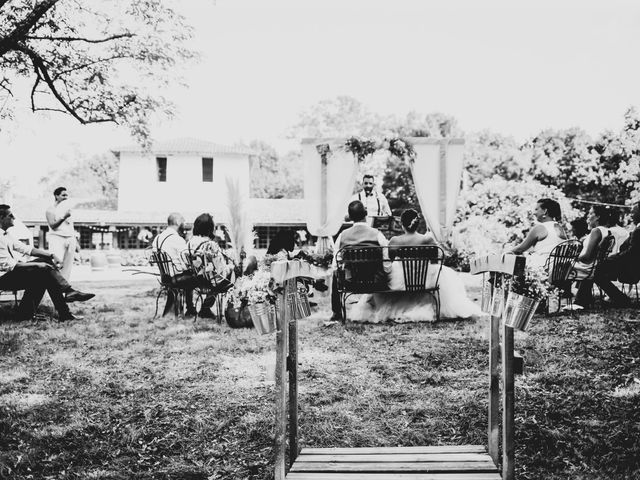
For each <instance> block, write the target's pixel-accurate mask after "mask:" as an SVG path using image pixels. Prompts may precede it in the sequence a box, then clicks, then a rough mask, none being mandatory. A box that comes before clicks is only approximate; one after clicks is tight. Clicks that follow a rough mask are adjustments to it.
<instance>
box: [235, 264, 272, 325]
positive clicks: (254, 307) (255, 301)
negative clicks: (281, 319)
mask: <svg viewBox="0 0 640 480" xmlns="http://www.w3.org/2000/svg"><path fill="white" fill-rule="evenodd" d="M231 300H232V303H231V305H233V308H235V309H238V310H241V309H243V307H247V310H248V311H249V314H250V315H251V321H252V322H253V326H254V327H255V328H256V330H257V332H258V333H259V334H261V335H264V334H267V333H272V332H275V330H276V307H275V301H276V295H275V293H274V292H273V282H272V280H271V275H270V273H269V272H268V271H262V270H258V271H256V272H255V273H254V274H252V275H250V276H245V277H241V278H240V279H238V282H237V283H236V285H235V286H234V288H233V290H232V294H231Z"/></svg>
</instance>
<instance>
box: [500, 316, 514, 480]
mask: <svg viewBox="0 0 640 480" xmlns="http://www.w3.org/2000/svg"><path fill="white" fill-rule="evenodd" d="M513 434H514V381H513V328H511V327H508V326H507V325H503V327H502V480H513V479H514V478H515V477H514V475H515V455H514V450H515V445H514V442H513V441H514V435H513Z"/></svg>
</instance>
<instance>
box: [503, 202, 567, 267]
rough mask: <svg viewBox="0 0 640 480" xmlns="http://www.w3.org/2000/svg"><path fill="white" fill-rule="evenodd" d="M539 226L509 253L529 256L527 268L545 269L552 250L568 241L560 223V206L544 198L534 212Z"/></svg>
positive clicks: (530, 231)
mask: <svg viewBox="0 0 640 480" xmlns="http://www.w3.org/2000/svg"><path fill="white" fill-rule="evenodd" d="M533 214H534V215H535V217H536V220H537V221H538V222H540V223H539V224H538V225H536V226H535V227H533V228H532V229H531V230H529V233H528V234H527V236H526V238H525V239H524V240H523V241H522V242H521V243H520V244H519V245H517V246H515V247H514V248H512V249H511V251H510V252H509V253H515V254H516V255H520V254H522V253H524V252H529V254H528V255H527V266H532V267H543V266H544V264H545V263H546V261H547V259H548V258H549V254H550V253H551V250H553V248H554V247H555V246H556V245H558V244H559V243H561V242H563V241H565V240H566V239H567V234H566V233H565V231H564V227H563V226H562V225H561V224H560V223H558V222H560V219H561V218H562V213H561V211H560V204H559V203H558V202H556V201H555V200H551V199H550V198H542V199H540V200H538V202H537V203H536V208H535V210H534V211H533Z"/></svg>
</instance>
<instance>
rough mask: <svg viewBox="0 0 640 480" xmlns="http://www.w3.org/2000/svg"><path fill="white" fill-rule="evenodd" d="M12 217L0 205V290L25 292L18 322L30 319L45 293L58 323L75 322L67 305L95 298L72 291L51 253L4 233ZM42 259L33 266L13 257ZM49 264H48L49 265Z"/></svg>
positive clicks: (59, 261)
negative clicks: (20, 255)
mask: <svg viewBox="0 0 640 480" xmlns="http://www.w3.org/2000/svg"><path fill="white" fill-rule="evenodd" d="M13 220H14V217H13V213H11V207H10V206H9V205H4V204H3V205H0V290H24V291H25V292H24V295H23V297H22V301H21V302H20V306H19V308H18V318H20V319H31V318H33V316H34V314H35V311H36V308H37V307H38V305H40V301H41V300H42V297H43V295H44V292H45V290H46V291H47V292H49V297H51V301H52V302H53V305H54V306H55V308H56V310H57V312H58V319H59V320H60V321H61V322H64V321H67V320H74V319H75V318H76V317H74V316H73V315H72V314H71V312H70V311H69V307H68V306H67V303H68V302H75V301H79V302H83V301H85V300H89V299H90V298H93V297H94V294H92V293H83V292H79V291H77V290H74V289H73V288H72V287H71V285H69V283H68V282H67V281H66V280H65V279H64V277H62V275H60V273H59V272H58V270H57V268H56V267H54V266H52V265H51V263H53V265H60V264H61V260H60V259H59V258H58V257H56V256H55V255H54V254H53V253H50V252H48V251H46V250H41V249H39V248H33V247H30V246H27V245H25V244H24V243H22V242H20V241H19V240H16V239H15V238H14V237H12V236H11V234H8V233H7V230H8V229H10V228H11V227H12V226H13ZM14 252H17V253H19V254H22V255H25V256H32V257H37V258H39V259H41V260H40V261H36V262H24V261H19V260H17V259H16V258H15V257H16V255H15V253H14ZM49 262H51V263H49Z"/></svg>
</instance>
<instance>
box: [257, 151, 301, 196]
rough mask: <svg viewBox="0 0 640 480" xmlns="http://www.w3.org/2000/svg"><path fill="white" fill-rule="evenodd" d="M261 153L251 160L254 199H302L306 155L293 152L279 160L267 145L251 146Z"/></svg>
mask: <svg viewBox="0 0 640 480" xmlns="http://www.w3.org/2000/svg"><path fill="white" fill-rule="evenodd" d="M249 146H250V148H252V149H253V150H255V151H257V152H258V155H256V156H255V157H253V158H252V160H251V196H252V197H254V198H302V197H303V190H304V185H303V182H302V168H303V165H302V155H301V153H300V152H299V151H291V152H289V153H287V154H286V155H284V156H279V155H278V153H277V152H276V150H275V149H274V148H273V147H272V146H271V145H269V144H267V143H266V142H262V141H259V140H255V141H253V142H251V143H250V144H249Z"/></svg>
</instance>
